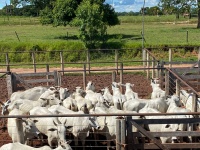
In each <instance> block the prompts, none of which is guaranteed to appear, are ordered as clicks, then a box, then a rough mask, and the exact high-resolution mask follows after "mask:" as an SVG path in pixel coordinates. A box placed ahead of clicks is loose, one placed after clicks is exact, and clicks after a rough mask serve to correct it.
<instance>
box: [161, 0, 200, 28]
mask: <svg viewBox="0 0 200 150" xmlns="http://www.w3.org/2000/svg"><path fill="white" fill-rule="evenodd" d="M159 6H160V7H162V9H164V10H169V9H172V8H173V10H176V12H178V13H179V12H181V11H182V12H184V11H187V12H188V13H190V11H191V8H192V7H197V9H198V23H197V28H200V0H174V1H171V0H160V3H159Z"/></svg>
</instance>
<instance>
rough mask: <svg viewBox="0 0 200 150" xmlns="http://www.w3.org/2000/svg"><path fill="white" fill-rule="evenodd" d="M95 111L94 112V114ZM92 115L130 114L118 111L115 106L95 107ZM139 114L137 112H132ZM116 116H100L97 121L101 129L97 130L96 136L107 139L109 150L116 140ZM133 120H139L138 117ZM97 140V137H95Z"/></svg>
mask: <svg viewBox="0 0 200 150" xmlns="http://www.w3.org/2000/svg"><path fill="white" fill-rule="evenodd" d="M93 111H94V112H93ZM91 113H96V114H109V113H130V112H129V111H123V110H118V109H116V108H115V107H114V106H111V107H110V108H107V107H95V109H94V110H91ZM131 113H137V112H131ZM116 118H117V117H116V116H99V117H97V121H98V123H99V125H100V128H99V129H97V130H95V132H96V133H95V134H94V135H96V134H97V133H98V134H101V135H103V136H105V137H106V140H107V150H109V148H110V147H111V141H112V140H113V142H115V140H114V139H116ZM133 118H137V119H138V116H136V117H135V116H133ZM95 138H96V139H97V137H95Z"/></svg>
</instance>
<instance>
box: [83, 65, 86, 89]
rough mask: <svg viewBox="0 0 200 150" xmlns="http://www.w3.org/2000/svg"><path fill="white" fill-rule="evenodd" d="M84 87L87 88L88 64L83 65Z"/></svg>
mask: <svg viewBox="0 0 200 150" xmlns="http://www.w3.org/2000/svg"><path fill="white" fill-rule="evenodd" d="M83 88H84V90H85V88H86V64H84V65H83Z"/></svg>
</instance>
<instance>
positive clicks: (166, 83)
mask: <svg viewBox="0 0 200 150" xmlns="http://www.w3.org/2000/svg"><path fill="white" fill-rule="evenodd" d="M161 80H162V78H161ZM161 82H163V81H161ZM165 93H166V95H169V72H168V71H167V70H166V71H165Z"/></svg>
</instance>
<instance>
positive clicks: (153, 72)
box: [151, 57, 155, 79]
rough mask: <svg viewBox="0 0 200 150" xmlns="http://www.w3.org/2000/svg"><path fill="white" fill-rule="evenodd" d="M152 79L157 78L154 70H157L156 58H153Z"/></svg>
mask: <svg viewBox="0 0 200 150" xmlns="http://www.w3.org/2000/svg"><path fill="white" fill-rule="evenodd" d="M152 68H153V69H152V74H151V75H152V79H153V78H154V77H155V70H154V68H155V58H153V57H152Z"/></svg>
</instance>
